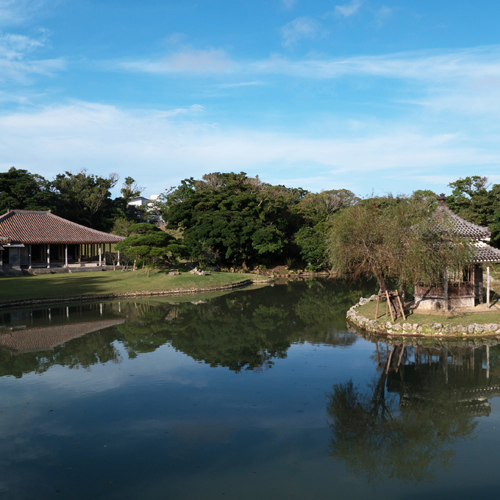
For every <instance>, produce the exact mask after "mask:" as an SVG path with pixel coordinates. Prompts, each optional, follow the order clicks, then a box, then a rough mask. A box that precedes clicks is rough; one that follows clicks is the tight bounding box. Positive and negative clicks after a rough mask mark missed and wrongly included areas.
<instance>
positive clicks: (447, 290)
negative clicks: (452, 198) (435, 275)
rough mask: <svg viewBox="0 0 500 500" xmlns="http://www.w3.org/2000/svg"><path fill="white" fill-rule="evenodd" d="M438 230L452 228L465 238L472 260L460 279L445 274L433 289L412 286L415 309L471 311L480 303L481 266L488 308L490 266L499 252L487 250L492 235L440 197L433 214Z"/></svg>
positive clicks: (442, 196)
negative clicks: (472, 246)
mask: <svg viewBox="0 0 500 500" xmlns="http://www.w3.org/2000/svg"><path fill="white" fill-rule="evenodd" d="M434 219H435V220H436V223H437V226H438V227H439V225H440V224H442V225H447V224H449V225H451V229H452V231H453V232H455V233H456V234H458V235H459V236H461V237H462V238H467V239H468V240H469V241H471V242H472V244H473V245H474V247H475V255H474V260H473V262H472V263H471V265H470V266H469V267H468V268H467V269H464V270H463V272H462V273H460V274H459V275H451V274H449V273H446V272H445V274H444V279H443V282H442V283H439V284H436V285H434V286H430V287H429V286H424V285H423V284H422V283H420V284H417V285H416V286H415V305H416V306H417V308H418V309H442V310H448V309H449V308H460V307H474V306H475V305H477V304H481V303H483V265H484V264H486V268H487V302H488V304H489V288H490V287H489V264H490V263H491V262H500V250H497V249H496V248H493V247H491V246H489V245H488V244H487V243H485V241H489V239H490V236H491V233H490V231H489V229H488V228H486V227H482V226H478V225H476V224H472V223H471V222H467V221H466V220H464V219H462V218H461V217H459V216H458V215H456V214H455V213H453V212H452V211H451V210H450V209H449V208H448V207H447V206H446V198H445V196H444V195H441V196H440V198H439V204H438V207H437V208H436V211H435V212H434Z"/></svg>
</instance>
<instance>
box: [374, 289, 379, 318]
mask: <svg viewBox="0 0 500 500" xmlns="http://www.w3.org/2000/svg"><path fill="white" fill-rule="evenodd" d="M379 303H380V293H379V294H378V295H377V308H376V309H375V320H376V319H377V318H378V305H379Z"/></svg>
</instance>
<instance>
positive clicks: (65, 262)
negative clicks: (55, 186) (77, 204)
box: [0, 210, 124, 273]
mask: <svg viewBox="0 0 500 500" xmlns="http://www.w3.org/2000/svg"><path fill="white" fill-rule="evenodd" d="M123 239H124V238H123V237H121V236H116V235H114V234H108V233H105V232H103V231H97V230H95V229H91V228H89V227H85V226H82V225H80V224H76V223H75V222H71V221H69V220H66V219H63V218H62V217H58V216H57V215H54V214H52V213H51V212H50V211H33V210H9V211H8V212H7V213H5V214H3V215H1V216H0V273H6V272H12V271H16V270H18V271H20V270H22V269H33V268H39V269H42V268H44V269H51V268H58V267H59V268H62V267H64V268H73V269H74V270H78V269H79V268H95V270H98V269H101V268H102V267H103V266H104V265H105V259H104V253H105V252H106V251H107V250H109V251H111V245H112V244H113V243H118V242H119V241H121V240H123ZM106 245H107V246H106ZM118 260H119V257H118ZM118 264H119V262H118Z"/></svg>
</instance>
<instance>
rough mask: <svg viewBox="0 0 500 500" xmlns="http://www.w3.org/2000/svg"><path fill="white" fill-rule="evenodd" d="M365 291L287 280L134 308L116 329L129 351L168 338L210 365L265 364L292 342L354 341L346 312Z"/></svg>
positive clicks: (341, 284)
mask: <svg viewBox="0 0 500 500" xmlns="http://www.w3.org/2000/svg"><path fill="white" fill-rule="evenodd" d="M364 292H365V291H360V290H353V289H352V287H351V285H350V284H348V283H345V282H340V281H332V280H330V281H322V282H319V281H311V282H302V283H293V284H292V283H291V284H288V285H287V286H286V287H281V286H280V287H274V288H271V287H266V288H261V289H259V290H248V291H240V292H238V293H234V294H231V295H226V296H224V297H219V298H217V299H214V300H211V301H209V302H207V303H191V304H178V305H174V306H163V307H162V308H161V312H158V308H157V307H156V308H154V307H153V308H147V307H142V308H140V307H139V308H138V309H136V310H135V311H134V312H132V313H131V315H130V316H129V319H130V320H131V321H130V322H129V323H126V324H124V325H121V326H120V327H119V330H120V332H121V333H122V334H123V335H124V341H125V344H126V347H127V350H128V352H129V354H130V355H132V356H133V355H134V353H136V352H149V350H154V349H155V348H156V347H158V346H159V345H161V344H163V343H165V342H167V341H169V342H171V344H172V346H173V347H174V348H175V349H177V350H179V351H181V352H183V353H185V354H187V355H189V356H191V357H192V358H193V359H195V360H197V361H203V362H205V363H208V364H210V365H211V366H225V367H228V368H229V369H231V370H234V371H235V372H239V371H241V370H242V369H247V370H254V369H257V368H259V369H260V368H261V367H266V368H269V367H271V366H272V365H273V363H274V359H279V358H283V357H286V352H287V350H288V348H289V347H290V344H291V343H292V342H300V341H313V342H324V343H330V344H334V345H350V344H352V343H353V342H355V340H356V336H355V335H353V334H351V333H348V332H346V328H345V326H346V322H345V312H346V310H347V308H348V307H350V306H351V305H352V303H353V302H354V301H356V300H357V299H358V298H359V297H360V296H361V295H362V294H363V293H364ZM131 323H133V324H131ZM337 325H338V327H337ZM336 327H337V328H340V329H341V332H339V331H338V330H337V328H336ZM167 339H168V340H167Z"/></svg>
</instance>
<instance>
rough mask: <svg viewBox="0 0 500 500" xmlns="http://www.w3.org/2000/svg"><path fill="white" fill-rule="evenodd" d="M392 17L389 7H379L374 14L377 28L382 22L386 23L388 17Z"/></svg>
mask: <svg viewBox="0 0 500 500" xmlns="http://www.w3.org/2000/svg"><path fill="white" fill-rule="evenodd" d="M391 15H392V9H391V8H390V7H387V6H386V5H383V6H382V7H380V9H378V10H377V11H376V12H375V20H376V22H377V24H378V26H379V27H380V26H382V25H383V24H384V22H385V21H386V19H387V18H388V17H390V16H391Z"/></svg>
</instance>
